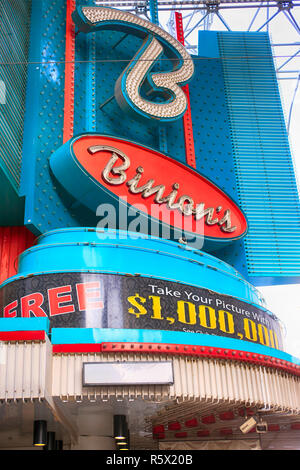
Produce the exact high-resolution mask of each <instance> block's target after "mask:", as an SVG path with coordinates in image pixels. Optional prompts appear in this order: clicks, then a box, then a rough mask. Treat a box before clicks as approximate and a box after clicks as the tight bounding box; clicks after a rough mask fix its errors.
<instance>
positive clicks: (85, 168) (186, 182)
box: [50, 134, 247, 245]
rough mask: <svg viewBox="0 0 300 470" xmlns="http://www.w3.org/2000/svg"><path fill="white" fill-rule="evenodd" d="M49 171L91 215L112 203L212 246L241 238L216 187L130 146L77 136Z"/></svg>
mask: <svg viewBox="0 0 300 470" xmlns="http://www.w3.org/2000/svg"><path fill="white" fill-rule="evenodd" d="M50 167H51V169H52V172H53V173H54V175H55V177H56V178H57V180H58V181H59V182H60V183H61V185H62V186H64V188H65V189H66V190H67V192H68V193H70V194H71V195H72V196H73V197H75V198H76V199H77V200H78V201H80V202H81V203H82V204H84V205H85V206H86V207H88V208H89V209H90V210H92V211H93V212H94V213H96V211H97V208H98V206H99V205H100V204H101V203H103V202H105V203H107V202H108V203H110V204H114V203H115V202H116V201H117V202H118V203H121V204H123V205H127V206H128V207H133V208H137V210H138V211H139V212H141V213H143V214H144V216H145V217H148V218H150V219H151V218H152V219H153V218H157V219H158V220H159V221H160V222H161V223H162V224H167V225H171V226H172V227H173V228H175V229H176V228H177V229H179V228H180V229H182V228H184V231H185V232H188V233H189V234H192V235H194V236H195V237H198V236H201V237H202V238H204V239H206V241H210V242H213V244H214V245H219V244H224V243H228V242H232V241H234V240H237V239H239V238H241V237H243V236H244V235H245V234H246V231H247V222H246V219H245V216H244V215H243V213H242V212H241V210H240V209H239V208H238V206H237V205H236V204H235V203H234V202H233V201H232V200H231V198H230V197H229V196H227V194H225V193H224V192H223V191H222V190H221V189H220V188H218V187H217V186H216V185H215V184H213V183H212V182H211V181H209V180H207V179H206V178H204V177H203V176H202V175H200V174H199V173H198V172H197V171H195V170H194V169H192V168H191V167H188V166H186V165H184V164H182V163H180V162H178V161H176V160H173V159H172V158H170V157H168V156H166V155H164V154H162V153H160V152H157V151H155V150H153V149H150V148H146V147H142V146H141V145H138V144H136V143H134V142H129V141H126V140H123V139H119V138H116V137H110V136H103V135H98V134H83V135H81V136H79V137H74V138H73V139H71V140H70V141H68V142H67V143H66V144H64V145H63V146H62V147H61V148H60V149H59V150H57V151H56V152H55V153H53V154H52V156H51V158H50ZM183 222H184V223H183ZM182 223H183V224H182ZM111 228H112V227H111Z"/></svg>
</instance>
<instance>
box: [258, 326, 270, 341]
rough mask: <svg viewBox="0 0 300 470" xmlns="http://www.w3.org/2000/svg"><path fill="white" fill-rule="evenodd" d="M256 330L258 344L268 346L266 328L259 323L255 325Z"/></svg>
mask: <svg viewBox="0 0 300 470" xmlns="http://www.w3.org/2000/svg"><path fill="white" fill-rule="evenodd" d="M257 329H258V337H259V342H260V343H261V344H263V345H264V346H269V344H270V341H269V333H268V329H267V327H266V326H264V325H261V324H260V323H259V324H258V325H257Z"/></svg>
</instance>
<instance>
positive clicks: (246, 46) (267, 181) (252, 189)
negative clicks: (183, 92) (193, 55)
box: [218, 32, 300, 284]
mask: <svg viewBox="0 0 300 470" xmlns="http://www.w3.org/2000/svg"><path fill="white" fill-rule="evenodd" d="M218 44H219V50H220V55H221V57H222V58H223V59H222V64H223V73H224V85H225V92H226V99H227V103H228V112H229V118H230V127H231V141H232V145H233V152H234V167H235V173H236V179H237V191H238V197H239V202H240V204H241V207H242V208H243V210H244V211H245V213H246V214H247V218H248V222H249V233H248V235H247V237H246V238H245V251H246V258H247V265H248V274H249V276H250V277H251V280H252V281H254V283H255V284H260V283H262V284H264V283H265V282H266V281H267V278H270V277H272V278H280V277H283V278H285V279H282V282H283V283H284V282H288V279H287V278H288V277H289V278H290V279H292V277H293V276H294V277H296V276H299V274H300V264H299V260H300V217H299V216H300V204H299V194H298V189H297V183H296V180H295V176H294V167H293V161H292V157H291V152H290V147H289V142H288V136H287V132H286V127H285V121H284V116H283V112H282V107H281V101H280V95H279V91H278V86H277V81H276V76H275V70H274V66H273V59H272V50H271V46H270V42H269V37H268V35H267V33H251V34H249V33H236V32H235V33H230V32H226V33H218ZM267 282H270V280H269V281H267ZM277 282H278V280H276V281H275V279H274V283H277Z"/></svg>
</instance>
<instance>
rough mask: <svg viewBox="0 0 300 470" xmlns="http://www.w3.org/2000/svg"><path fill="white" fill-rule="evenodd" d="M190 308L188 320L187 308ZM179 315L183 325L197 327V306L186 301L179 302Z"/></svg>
mask: <svg viewBox="0 0 300 470" xmlns="http://www.w3.org/2000/svg"><path fill="white" fill-rule="evenodd" d="M186 306H187V307H188V316H189V318H188V319H187V318H186V314H187V312H186V308H185V307H186ZM177 314H178V321H180V322H181V323H185V324H186V325H195V324H196V321H197V318H196V308H195V305H194V304H192V302H186V301H184V300H179V301H178V302H177Z"/></svg>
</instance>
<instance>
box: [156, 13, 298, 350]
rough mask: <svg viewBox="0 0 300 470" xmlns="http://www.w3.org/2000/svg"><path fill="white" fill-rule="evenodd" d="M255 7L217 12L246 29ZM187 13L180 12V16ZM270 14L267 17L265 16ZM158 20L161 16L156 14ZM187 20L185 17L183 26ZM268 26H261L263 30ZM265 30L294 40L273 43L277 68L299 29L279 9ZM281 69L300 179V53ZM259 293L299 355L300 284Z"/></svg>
mask: <svg viewBox="0 0 300 470" xmlns="http://www.w3.org/2000/svg"><path fill="white" fill-rule="evenodd" d="M257 11H258V10H257V9H251V8H247V9H227V10H225V9H224V10H220V13H221V15H222V17H223V19H224V20H225V22H226V23H227V25H228V26H229V27H230V29H231V30H232V31H247V30H248V27H249V25H250V23H251V21H252V20H253V19H254V17H255V13H256V12H257ZM276 12H277V8H270V10H269V13H268V12H267V9H266V8H261V9H260V10H259V11H258V14H257V16H256V17H255V20H254V22H253V24H252V26H251V31H257V30H258V29H259V28H260V27H261V26H262V25H263V24H264V23H265V22H266V20H267V18H271V17H272V16H273V15H274V13H276ZM187 13H188V12H182V14H183V16H185V15H187ZM267 15H269V16H267ZM292 15H293V17H294V18H295V19H296V21H297V23H298V25H300V7H297V8H295V7H294V8H293V10H292ZM200 18H201V13H198V14H197V15H195V16H194V17H193V20H192V21H191V22H190V27H192V26H193V25H195V24H196V23H197V21H199V20H200ZM159 19H160V21H161V16H159ZM187 21H188V19H184V25H185V24H186V22H187ZM197 29H198V28H196V29H195V31H194V32H193V33H192V34H190V35H189V36H188V41H189V43H190V44H191V45H194V44H197ZM209 29H210V30H220V31H225V30H226V27H225V26H224V24H223V23H222V22H221V21H220V19H219V18H218V17H217V16H216V15H214V20H213V22H212V23H211V24H210V27H209ZM266 30H267V26H266V27H264V28H263V29H262V31H266ZM268 31H269V35H270V39H271V43H272V44H282V43H284V44H287V43H289V44H290V43H297V45H289V46H280V47H279V46H276V47H274V48H273V55H274V62H275V66H276V67H280V66H281V65H282V64H284V62H285V61H286V60H287V59H288V57H278V56H292V55H293V54H295V53H296V52H297V51H298V50H299V49H300V32H299V31H297V29H296V28H295V27H294V26H293V25H292V24H291V18H290V20H289V19H288V18H287V16H286V14H285V13H283V12H281V13H279V14H278V15H277V16H275V17H274V18H273V19H272V20H271V21H270V22H269V24H268ZM281 70H284V71H285V70H294V71H297V70H298V73H295V72H293V73H280V75H278V76H279V77H284V78H285V79H280V80H279V81H278V82H279V89H280V94H281V100H282V106H283V111H284V114H285V119H286V124H287V127H288V122H289V114H290V110H291V103H292V102H293V106H292V114H291V117H292V118H291V120H290V126H289V140H290V146H291V152H292V155H293V159H294V164H295V173H296V177H297V179H298V184H299V181H300V83H299V81H298V83H299V87H298V89H297V93H296V95H295V99H293V97H294V94H295V89H296V85H297V80H295V79H286V78H288V77H289V78H290V77H298V75H299V73H300V54H299V55H297V57H295V58H294V59H292V60H291V61H290V62H289V63H288V64H286V65H285V66H284V67H282V69H281ZM259 290H260V292H261V293H262V294H263V296H264V297H265V300H266V303H267V308H268V309H269V310H270V311H271V312H273V313H274V314H275V315H276V316H277V317H278V318H279V319H280V320H281V324H282V325H283V339H284V349H285V351H286V352H287V353H289V354H291V355H292V356H295V357H296V358H300V284H294V285H293V284H292V285H281V286H268V287H260V288H259Z"/></svg>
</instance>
